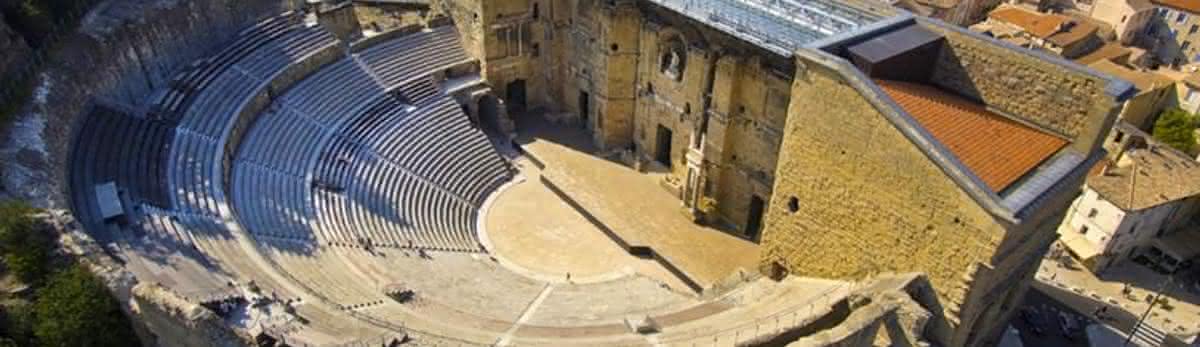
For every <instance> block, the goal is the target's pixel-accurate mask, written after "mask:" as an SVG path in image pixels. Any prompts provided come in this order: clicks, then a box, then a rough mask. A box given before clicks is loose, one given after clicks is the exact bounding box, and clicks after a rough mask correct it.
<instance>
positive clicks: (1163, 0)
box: [1151, 0, 1200, 13]
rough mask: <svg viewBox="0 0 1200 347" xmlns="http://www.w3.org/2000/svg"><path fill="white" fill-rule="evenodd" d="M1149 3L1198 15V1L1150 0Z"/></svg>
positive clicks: (1199, 5)
mask: <svg viewBox="0 0 1200 347" xmlns="http://www.w3.org/2000/svg"><path fill="white" fill-rule="evenodd" d="M1151 2H1153V3H1155V4H1158V5H1160V6H1166V7H1170V8H1173V9H1176V10H1181V11H1187V12H1191V13H1200V1H1196V0H1151Z"/></svg>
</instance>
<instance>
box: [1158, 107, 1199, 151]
mask: <svg viewBox="0 0 1200 347" xmlns="http://www.w3.org/2000/svg"><path fill="white" fill-rule="evenodd" d="M1195 131H1196V121H1195V119H1193V116H1192V115H1191V114H1188V113H1187V112H1186V111H1184V110H1181V109H1179V108H1174V107H1172V108H1169V109H1166V110H1163V112H1162V114H1160V115H1159V116H1158V121H1156V122H1154V133H1153V136H1154V138H1155V139H1157V140H1158V141H1161V142H1162V143H1165V144H1167V145H1169V146H1171V147H1174V148H1176V149H1178V150H1181V151H1184V152H1187V153H1192V150H1193V149H1194V148H1195V147H1196V133H1195Z"/></svg>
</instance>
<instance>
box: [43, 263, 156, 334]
mask: <svg viewBox="0 0 1200 347" xmlns="http://www.w3.org/2000/svg"><path fill="white" fill-rule="evenodd" d="M34 313H35V318H36V319H35V323H34V326H33V333H34V336H36V337H37V339H38V342H39V344H40V345H42V346H81V347H88V346H137V345H139V343H138V340H137V338H136V337H135V335H134V334H133V330H132V328H131V326H130V323H129V320H128V319H127V318H126V317H125V315H124V314H123V313H122V312H121V308H120V306H119V304H118V303H117V300H116V299H115V298H113V297H112V296H111V295H109V293H108V288H107V287H105V286H104V283H103V282H101V281H100V279H99V278H97V277H96V276H95V275H93V274H92V273H91V272H89V271H88V270H87V269H86V268H84V267H83V266H81V265H75V266H72V267H70V268H68V269H67V270H63V271H61V272H59V273H56V274H54V276H52V277H51V278H50V280H49V281H48V282H46V286H45V287H44V288H42V289H41V290H39V291H38V298H37V302H35V303H34Z"/></svg>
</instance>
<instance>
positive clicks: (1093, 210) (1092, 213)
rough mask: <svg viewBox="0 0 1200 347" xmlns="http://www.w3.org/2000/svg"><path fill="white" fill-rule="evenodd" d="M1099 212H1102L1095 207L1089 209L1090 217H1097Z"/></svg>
mask: <svg viewBox="0 0 1200 347" xmlns="http://www.w3.org/2000/svg"><path fill="white" fill-rule="evenodd" d="M1097 214H1100V211H1096V209H1094V208H1093V209H1092V210H1091V211H1088V218H1096V215H1097Z"/></svg>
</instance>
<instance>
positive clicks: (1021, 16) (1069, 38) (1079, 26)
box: [988, 6, 1099, 46]
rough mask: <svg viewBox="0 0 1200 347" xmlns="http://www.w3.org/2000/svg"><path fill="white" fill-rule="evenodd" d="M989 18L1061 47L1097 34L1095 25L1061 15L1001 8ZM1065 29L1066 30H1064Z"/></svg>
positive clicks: (1006, 7) (989, 15)
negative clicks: (1019, 28)
mask: <svg viewBox="0 0 1200 347" xmlns="http://www.w3.org/2000/svg"><path fill="white" fill-rule="evenodd" d="M988 18H991V19H994V20H998V21H1001V22H1005V23H1009V24H1012V25H1016V26H1018V27H1021V29H1024V30H1025V31H1026V32H1028V33H1029V34H1030V35H1033V36H1037V37H1040V38H1042V39H1045V40H1047V41H1050V42H1053V43H1054V44H1056V45H1059V46H1067V45H1070V44H1073V43H1075V42H1079V40H1083V39H1085V38H1087V37H1088V36H1089V35H1093V34H1095V33H1096V31H1097V30H1099V28H1097V27H1096V25H1095V24H1092V23H1088V22H1085V21H1080V20H1076V19H1074V18H1071V17H1067V16H1064V15H1060V14H1042V13H1037V12H1033V11H1028V10H1025V9H1021V8H1017V7H1008V6H1005V7H1000V8H998V9H996V10H995V11H992V12H991V13H988ZM1063 29H1065V30H1063Z"/></svg>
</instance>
